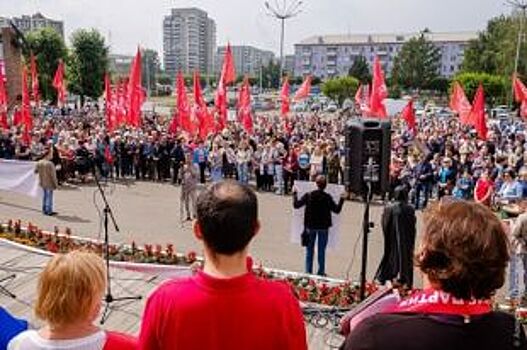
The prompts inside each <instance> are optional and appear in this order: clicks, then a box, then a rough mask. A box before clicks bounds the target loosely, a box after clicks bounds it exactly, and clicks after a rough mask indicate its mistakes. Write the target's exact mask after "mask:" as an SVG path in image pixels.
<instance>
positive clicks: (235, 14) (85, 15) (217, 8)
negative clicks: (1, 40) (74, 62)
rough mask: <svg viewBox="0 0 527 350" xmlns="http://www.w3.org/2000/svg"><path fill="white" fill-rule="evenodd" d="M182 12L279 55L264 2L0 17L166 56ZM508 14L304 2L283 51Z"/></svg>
mask: <svg viewBox="0 0 527 350" xmlns="http://www.w3.org/2000/svg"><path fill="white" fill-rule="evenodd" d="M269 1H270V2H271V3H274V2H276V1H277V2H279V3H281V2H282V1H284V0H269ZM288 1H290V0H288ZM178 7H199V8H201V9H203V10H205V11H207V12H208V14H209V17H211V18H213V19H214V20H215V21H216V30H217V44H218V46H219V45H224V44H225V43H226V42H227V41H230V42H231V44H233V45H241V44H247V45H253V46H256V47H259V48H262V49H268V50H272V51H274V52H276V53H277V52H278V51H279V41H280V25H279V21H277V20H276V19H274V18H273V17H270V16H268V15H267V13H266V10H265V7H264V0H192V1H191V0H0V16H8V17H11V16H19V15H21V14H33V13H35V12H36V11H40V12H41V13H42V14H44V15H45V16H46V17H51V18H54V19H60V20H63V21H64V22H65V29H66V36H67V37H69V35H70V34H71V33H72V32H73V31H74V30H76V29H78V28H96V29H98V30H99V31H100V32H101V33H102V34H103V35H104V36H105V37H106V38H107V40H108V42H109V43H110V48H111V53H117V54H133V53H134V52H135V49H136V47H137V45H138V44H139V45H141V46H142V47H145V48H152V49H155V50H157V51H158V52H159V53H160V54H161V55H162V49H163V38H162V35H163V33H162V22H163V17H164V16H165V15H168V14H169V13H170V9H171V8H178ZM510 11H511V8H510V7H508V6H507V5H505V2H504V1H502V0H303V6H302V13H300V14H299V15H298V16H297V17H295V18H292V19H290V20H288V21H287V24H286V34H285V35H286V39H285V52H286V54H290V53H293V51H294V46H293V45H294V44H295V43H298V42H299V41H301V40H302V39H305V38H307V37H310V36H313V35H324V34H348V33H393V32H415V31H419V30H422V29H424V28H429V29H430V30H431V31H433V32H444V31H459V30H462V31H480V30H482V29H484V28H485V26H486V23H487V21H488V20H489V19H490V18H491V17H494V16H497V15H500V14H502V13H510Z"/></svg>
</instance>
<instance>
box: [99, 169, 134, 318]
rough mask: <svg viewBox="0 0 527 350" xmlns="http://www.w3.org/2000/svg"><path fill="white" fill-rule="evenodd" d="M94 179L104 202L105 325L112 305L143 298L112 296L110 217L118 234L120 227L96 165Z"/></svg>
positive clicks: (103, 314) (103, 316)
mask: <svg viewBox="0 0 527 350" xmlns="http://www.w3.org/2000/svg"><path fill="white" fill-rule="evenodd" d="M93 177H94V179H95V183H96V184H97V189H98V190H99V193H100V194H101V198H102V200H103V202H104V209H103V213H104V260H105V262H106V295H105V297H104V301H105V302H106V305H105V307H104V311H103V313H102V317H101V322H100V323H101V324H104V323H105V322H106V321H107V320H108V318H109V317H110V314H111V313H112V311H113V309H112V306H111V305H112V303H116V302H117V303H118V302H122V301H128V300H141V299H142V298H143V297H142V296H140V295H138V296H126V297H118V298H116V297H114V296H113V294H112V283H111V282H112V279H111V276H110V238H109V231H108V217H110V219H111V220H112V224H113V227H114V228H115V231H116V232H119V226H117V222H116V221H115V217H114V216H113V211H112V208H111V207H110V204H108V200H107V199H106V193H105V192H104V189H103V188H102V186H101V183H100V181H99V177H98V176H97V170H96V168H95V164H94V165H93Z"/></svg>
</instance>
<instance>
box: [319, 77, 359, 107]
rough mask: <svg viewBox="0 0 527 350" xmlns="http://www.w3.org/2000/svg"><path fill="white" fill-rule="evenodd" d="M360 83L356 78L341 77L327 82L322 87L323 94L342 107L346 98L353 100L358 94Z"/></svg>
mask: <svg viewBox="0 0 527 350" xmlns="http://www.w3.org/2000/svg"><path fill="white" fill-rule="evenodd" d="M358 87H359V81H358V80H357V79H356V78H354V77H340V78H333V79H329V80H327V81H326V82H325V83H324V84H323V85H322V92H323V93H324V95H326V96H327V97H329V98H331V99H332V100H335V101H337V102H338V104H339V105H342V103H343V102H344V100H345V99H346V98H351V97H352V96H353V95H355V93H356V92H357V88H358Z"/></svg>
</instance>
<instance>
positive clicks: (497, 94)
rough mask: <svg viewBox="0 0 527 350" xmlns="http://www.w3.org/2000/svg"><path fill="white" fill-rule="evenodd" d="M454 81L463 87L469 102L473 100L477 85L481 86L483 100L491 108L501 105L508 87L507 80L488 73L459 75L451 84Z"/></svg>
mask: <svg viewBox="0 0 527 350" xmlns="http://www.w3.org/2000/svg"><path fill="white" fill-rule="evenodd" d="M456 81H457V82H459V83H460V84H461V86H463V88H464V90H465V93H466V95H467V98H468V99H469V100H470V101H472V99H473V98H474V95H475V93H476V90H477V88H478V86H479V84H483V89H485V100H486V102H487V103H488V104H489V105H491V106H492V105H496V104H500V103H503V102H504V101H505V100H506V96H507V91H508V86H510V85H509V84H508V81H507V79H505V78H503V77H502V76H499V75H492V74H488V73H477V72H467V73H460V74H458V75H456V76H455V77H454V78H453V79H452V83H453V82H456ZM451 89H452V86H451Z"/></svg>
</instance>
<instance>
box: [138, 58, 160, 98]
mask: <svg viewBox="0 0 527 350" xmlns="http://www.w3.org/2000/svg"><path fill="white" fill-rule="evenodd" d="M141 68H142V77H141V80H142V83H143V86H144V87H145V88H146V89H147V90H149V91H150V92H155V90H156V81H157V77H158V76H159V74H160V72H161V61H160V59H159V55H158V53H157V51H155V50H152V49H144V50H143V52H142V56H141Z"/></svg>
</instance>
